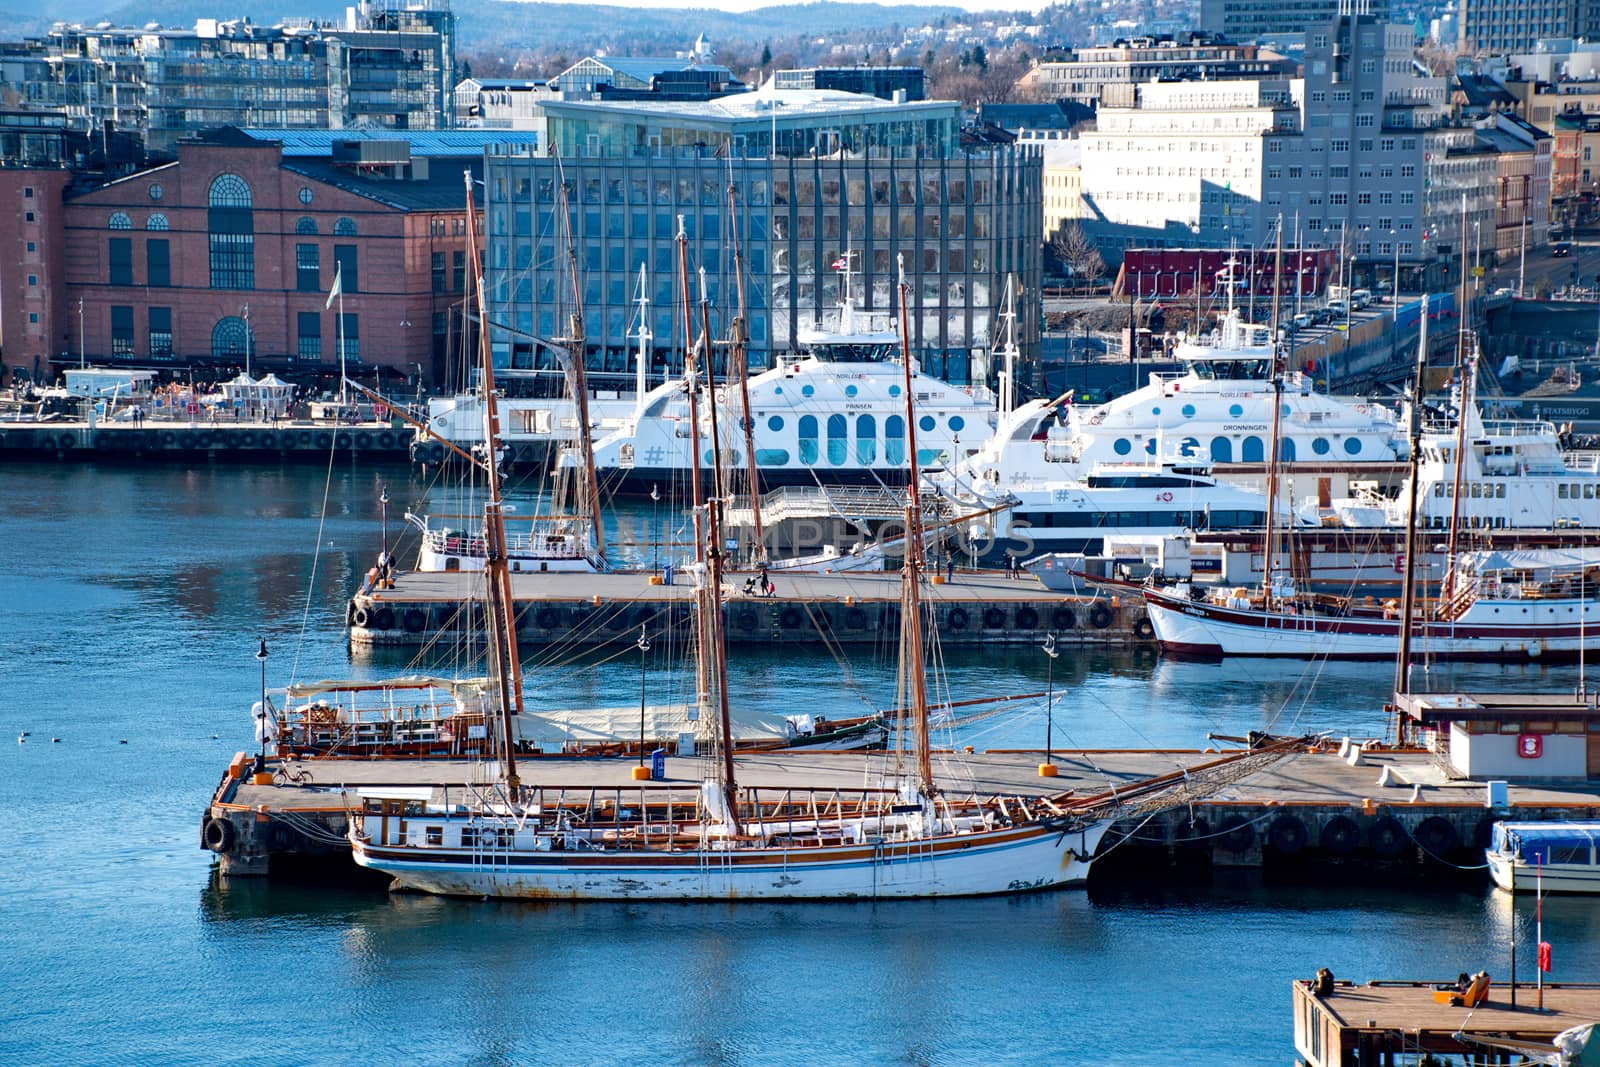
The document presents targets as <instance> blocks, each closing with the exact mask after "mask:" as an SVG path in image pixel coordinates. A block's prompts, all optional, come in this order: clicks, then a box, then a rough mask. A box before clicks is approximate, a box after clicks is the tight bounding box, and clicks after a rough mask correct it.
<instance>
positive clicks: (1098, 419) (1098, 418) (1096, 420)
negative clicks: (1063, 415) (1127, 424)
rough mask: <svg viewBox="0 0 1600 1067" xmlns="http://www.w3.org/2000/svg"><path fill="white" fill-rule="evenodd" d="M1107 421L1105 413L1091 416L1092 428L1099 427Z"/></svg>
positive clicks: (1090, 423)
mask: <svg viewBox="0 0 1600 1067" xmlns="http://www.w3.org/2000/svg"><path fill="white" fill-rule="evenodd" d="M1105 421H1106V413H1105V412H1103V411H1097V412H1095V413H1094V414H1093V415H1090V416H1089V425H1090V426H1099V425H1100V424H1101V423H1102V422H1105Z"/></svg>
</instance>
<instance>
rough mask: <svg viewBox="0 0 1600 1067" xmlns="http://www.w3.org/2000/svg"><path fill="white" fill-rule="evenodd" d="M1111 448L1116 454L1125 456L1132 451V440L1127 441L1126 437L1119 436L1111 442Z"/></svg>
mask: <svg viewBox="0 0 1600 1067" xmlns="http://www.w3.org/2000/svg"><path fill="white" fill-rule="evenodd" d="M1111 448H1112V450H1113V451H1115V452H1116V454H1117V455H1119V456H1126V455H1127V454H1128V453H1129V452H1132V451H1133V442H1132V441H1129V440H1128V439H1127V438H1126V437H1119V438H1117V439H1116V441H1114V442H1112V445H1111Z"/></svg>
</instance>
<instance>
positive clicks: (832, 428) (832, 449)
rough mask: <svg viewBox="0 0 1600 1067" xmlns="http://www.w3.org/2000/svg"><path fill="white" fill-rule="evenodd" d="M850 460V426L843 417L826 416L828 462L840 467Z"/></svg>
mask: <svg viewBox="0 0 1600 1067" xmlns="http://www.w3.org/2000/svg"><path fill="white" fill-rule="evenodd" d="M849 458H850V424H849V422H847V421H846V420H845V417H844V416H843V415H829V416H828V462H829V463H831V464H833V465H834V466H835V467H842V466H844V463H845V461H846V460H847V459H849Z"/></svg>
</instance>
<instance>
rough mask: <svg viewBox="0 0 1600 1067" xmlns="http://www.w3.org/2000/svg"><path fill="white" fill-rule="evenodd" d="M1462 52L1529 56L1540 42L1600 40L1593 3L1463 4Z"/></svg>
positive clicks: (1473, 0) (1485, 0)
mask: <svg viewBox="0 0 1600 1067" xmlns="http://www.w3.org/2000/svg"><path fill="white" fill-rule="evenodd" d="M1459 27H1460V29H1459V32H1460V44H1461V48H1462V50H1463V51H1464V52H1467V53H1472V52H1477V53H1478V54H1480V55H1508V54H1510V53H1513V52H1531V51H1533V50H1534V48H1535V47H1536V46H1537V43H1538V42H1539V41H1540V40H1541V39H1545V38H1583V39H1587V40H1591V41H1592V40H1594V39H1595V37H1596V36H1600V3H1597V2H1596V0H1534V2H1533V3H1517V2H1514V0H1462V4H1461V19H1460V23H1459Z"/></svg>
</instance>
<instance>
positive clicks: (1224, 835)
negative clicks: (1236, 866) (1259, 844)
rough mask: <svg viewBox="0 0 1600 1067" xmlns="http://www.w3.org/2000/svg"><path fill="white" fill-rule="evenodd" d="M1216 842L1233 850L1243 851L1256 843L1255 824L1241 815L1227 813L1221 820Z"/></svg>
mask: <svg viewBox="0 0 1600 1067" xmlns="http://www.w3.org/2000/svg"><path fill="white" fill-rule="evenodd" d="M1217 843H1218V844H1220V845H1221V846H1222V847H1223V848H1226V849H1231V850H1232V851H1234V852H1243V851H1244V850H1245V849H1247V848H1249V847H1250V846H1251V845H1253V844H1255V843H1256V828H1255V825H1254V824H1253V823H1252V822H1251V821H1250V820H1249V819H1247V818H1245V817H1244V816H1243V815H1229V816H1228V817H1227V818H1226V819H1223V820H1222V827H1221V829H1220V831H1219V833H1218V837H1217Z"/></svg>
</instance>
